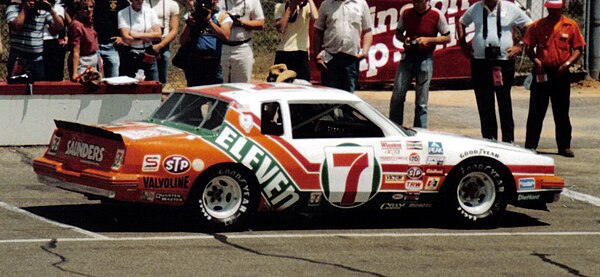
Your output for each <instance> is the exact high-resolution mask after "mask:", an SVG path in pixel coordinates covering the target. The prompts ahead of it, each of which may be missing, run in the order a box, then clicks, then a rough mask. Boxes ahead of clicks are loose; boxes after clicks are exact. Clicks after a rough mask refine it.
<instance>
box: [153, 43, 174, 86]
mask: <svg viewBox="0 0 600 277" xmlns="http://www.w3.org/2000/svg"><path fill="white" fill-rule="evenodd" d="M170 63H171V50H170V47H169V45H167V46H165V47H163V48H162V49H160V56H159V57H157V59H156V65H157V67H158V80H159V81H160V82H161V83H162V84H163V85H164V84H166V83H167V81H169V79H168V75H169V64H170Z"/></svg>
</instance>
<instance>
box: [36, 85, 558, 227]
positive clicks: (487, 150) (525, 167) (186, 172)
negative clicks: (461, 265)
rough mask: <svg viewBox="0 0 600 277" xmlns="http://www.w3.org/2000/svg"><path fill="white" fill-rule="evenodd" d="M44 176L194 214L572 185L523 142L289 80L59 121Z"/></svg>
mask: <svg viewBox="0 0 600 277" xmlns="http://www.w3.org/2000/svg"><path fill="white" fill-rule="evenodd" d="M56 127H57V129H56V130H55V132H54V134H53V135H52V138H51V140H50V145H49V147H48V150H47V151H46V153H45V154H44V156H43V157H39V158H37V159H35V161H34V165H33V166H34V170H35V172H36V173H37V174H38V176H39V179H40V180H41V181H42V182H44V183H46V184H48V185H52V186H56V187H59V188H63V189H66V190H70V191H75V192H79V193H82V194H85V195H87V196H88V197H90V198H94V199H97V198H101V199H112V200H117V201H126V202H137V203H154V204H160V205H179V206H183V207H185V208H187V211H189V214H190V215H192V217H193V218H196V219H197V220H198V221H199V222H202V223H203V224H207V225H216V226H235V225H238V224H242V223H243V222H244V221H246V220H247V219H248V218H250V217H251V216H252V215H253V214H254V213H255V212H257V211H270V210H276V211H283V210H291V211H299V212H317V211H329V212H335V211H339V210H349V209H370V210H401V209H409V208H424V207H432V206H434V205H439V206H441V207H443V209H442V211H443V212H446V213H448V214H449V215H450V216H453V217H454V218H456V219H457V220H462V221H466V222H475V223H479V222H486V221H492V220H494V219H496V218H497V217H498V216H499V215H501V214H502V212H503V211H504V210H505V208H506V205H507V204H512V205H515V206H521V207H530V208H541V207H544V208H545V204H546V203H550V202H553V201H557V200H558V198H559V194H560V193H561V191H562V189H563V187H564V181H563V179H561V178H559V177H556V176H554V161H553V160H552V159H551V158H549V157H545V156H541V155H537V154H535V153H534V152H532V151H529V150H527V149H524V148H521V147H518V146H515V145H511V144H505V143H500V142H494V141H484V140H478V139H473V138H467V137H463V136H457V135H452V134H446V133H437V132H432V131H429V130H424V129H406V128H403V127H399V126H396V125H395V124H394V123H392V122H391V121H390V120H388V119H387V118H386V117H385V116H383V115H382V114H381V113H380V112H378V111H377V110H376V109H375V108H373V107H371V106H370V105H369V104H367V103H365V102H364V101H363V100H361V99H360V98H359V97H357V96H356V95H353V94H350V93H347V92H344V91H339V90H336V89H331V88H324V87H312V86H303V85H295V84H287V83H260V84H223V85H214V86H204V87H194V88H187V89H183V90H180V91H177V92H175V93H173V94H172V95H171V96H170V97H169V98H168V100H166V101H165V102H164V103H163V104H162V105H161V106H160V107H159V108H158V109H157V110H156V111H155V112H154V113H153V114H152V116H151V117H150V118H149V119H147V120H145V121H143V122H126V123H117V124H112V125H98V126H89V125H82V124H78V123H72V122H65V121H58V120H57V121H56Z"/></svg>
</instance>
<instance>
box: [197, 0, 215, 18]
mask: <svg viewBox="0 0 600 277" xmlns="http://www.w3.org/2000/svg"><path fill="white" fill-rule="evenodd" d="M212 9H213V4H212V0H196V1H194V17H195V18H196V19H200V18H203V19H204V18H206V16H208V11H210V10H212Z"/></svg>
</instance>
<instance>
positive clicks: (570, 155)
mask: <svg viewBox="0 0 600 277" xmlns="http://www.w3.org/2000/svg"><path fill="white" fill-rule="evenodd" d="M558 154H559V155H561V156H563V157H567V158H574V157H575V153H573V150H571V148H564V149H559V150H558Z"/></svg>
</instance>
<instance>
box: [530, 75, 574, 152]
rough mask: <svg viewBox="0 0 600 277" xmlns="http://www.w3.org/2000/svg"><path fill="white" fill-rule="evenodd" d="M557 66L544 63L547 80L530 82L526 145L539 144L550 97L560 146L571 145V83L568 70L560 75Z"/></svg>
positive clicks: (564, 147)
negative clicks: (547, 65) (557, 73)
mask: <svg viewBox="0 0 600 277" xmlns="http://www.w3.org/2000/svg"><path fill="white" fill-rule="evenodd" d="M557 70H558V68H557V67H554V68H549V67H544V72H546V74H548V81H546V82H543V83H538V82H536V80H533V82H532V84H531V95H530V98H529V114H528V115H527V134H526V136H525V147H526V148H530V149H536V148H537V147H538V143H539V141H540V134H541V133H542V124H543V123H544V117H545V116H546V111H547V110H548V104H549V102H550V101H552V115H553V116H554V125H555V136H556V144H557V146H558V149H566V148H571V132H572V129H573V128H572V127H571V119H570V118H569V106H570V96H571V83H570V78H569V73H567V74H565V75H564V76H557V75H556V71H557ZM534 76H535V75H534ZM534 79H535V78H534Z"/></svg>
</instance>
